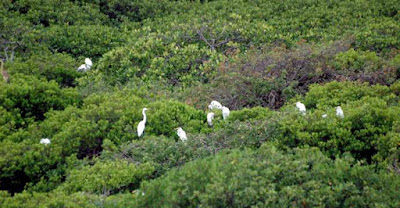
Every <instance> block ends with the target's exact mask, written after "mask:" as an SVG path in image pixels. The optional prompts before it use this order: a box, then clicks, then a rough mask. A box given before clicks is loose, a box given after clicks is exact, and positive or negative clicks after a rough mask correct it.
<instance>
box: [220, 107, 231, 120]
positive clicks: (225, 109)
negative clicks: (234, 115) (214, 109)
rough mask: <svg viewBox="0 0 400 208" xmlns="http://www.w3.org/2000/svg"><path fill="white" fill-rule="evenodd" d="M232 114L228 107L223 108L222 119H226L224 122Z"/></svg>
mask: <svg viewBox="0 0 400 208" xmlns="http://www.w3.org/2000/svg"><path fill="white" fill-rule="evenodd" d="M230 113H231V111H230V110H229V108H228V107H225V106H223V107H222V117H223V118H224V120H225V119H227V118H228V116H229V114H230Z"/></svg>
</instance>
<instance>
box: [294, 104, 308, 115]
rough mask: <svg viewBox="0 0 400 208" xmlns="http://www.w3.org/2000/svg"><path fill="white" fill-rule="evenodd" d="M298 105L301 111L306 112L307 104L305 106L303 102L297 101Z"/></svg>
mask: <svg viewBox="0 0 400 208" xmlns="http://www.w3.org/2000/svg"><path fill="white" fill-rule="evenodd" d="M296 107H297V108H298V109H299V111H300V112H301V113H302V114H303V115H305V114H306V106H305V105H304V104H303V103H301V102H297V103H296Z"/></svg>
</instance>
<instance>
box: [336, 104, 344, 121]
mask: <svg viewBox="0 0 400 208" xmlns="http://www.w3.org/2000/svg"><path fill="white" fill-rule="evenodd" d="M336 116H337V117H339V118H344V113H343V110H342V108H341V107H340V106H338V107H336Z"/></svg>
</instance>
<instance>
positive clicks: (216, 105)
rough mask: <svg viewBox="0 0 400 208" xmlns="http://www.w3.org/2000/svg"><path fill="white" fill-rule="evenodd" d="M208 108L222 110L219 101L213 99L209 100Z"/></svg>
mask: <svg viewBox="0 0 400 208" xmlns="http://www.w3.org/2000/svg"><path fill="white" fill-rule="evenodd" d="M208 108H209V109H210V110H213V109H218V110H222V105H221V103H220V102H218V101H216V100H213V101H211V103H210V105H208Z"/></svg>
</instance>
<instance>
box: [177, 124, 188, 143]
mask: <svg viewBox="0 0 400 208" xmlns="http://www.w3.org/2000/svg"><path fill="white" fill-rule="evenodd" d="M176 130H177V131H176V134H177V135H178V137H179V139H180V140H181V141H182V142H186V141H187V139H188V138H187V136H186V132H185V131H184V130H183V129H182V128H181V127H178V128H176Z"/></svg>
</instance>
